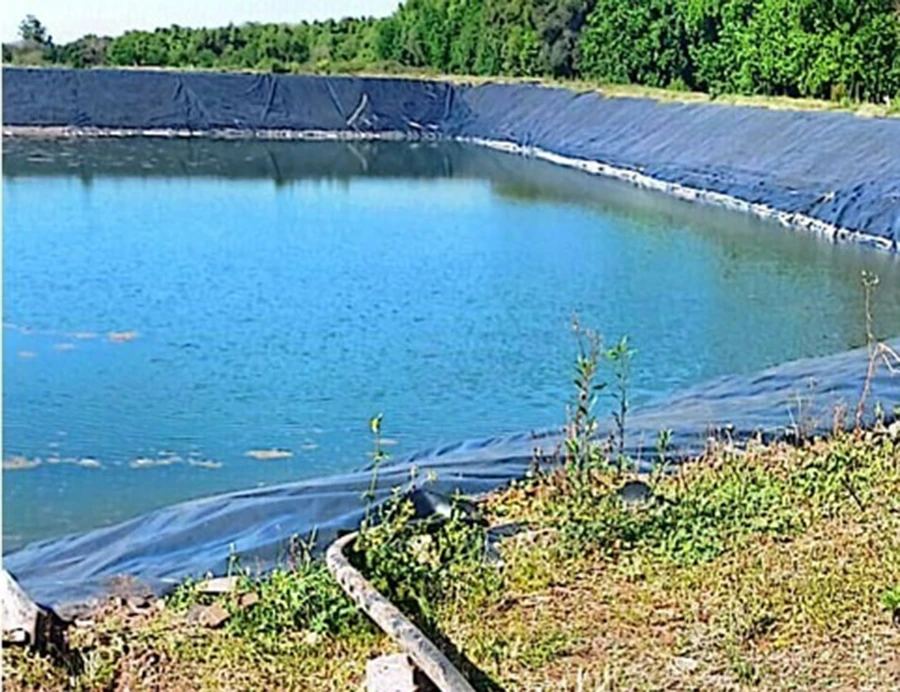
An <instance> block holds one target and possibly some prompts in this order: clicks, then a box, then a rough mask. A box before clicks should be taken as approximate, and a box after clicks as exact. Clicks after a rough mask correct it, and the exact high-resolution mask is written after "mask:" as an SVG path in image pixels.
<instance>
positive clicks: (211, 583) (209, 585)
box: [197, 577, 238, 594]
mask: <svg viewBox="0 0 900 692" xmlns="http://www.w3.org/2000/svg"><path fill="white" fill-rule="evenodd" d="M237 583H238V578H237V577H214V578H212V579H207V580H205V581H202V582H200V583H199V584H198V585H197V591H199V592H200V593H213V594H220V593H231V592H232V591H234V590H235V589H236V588H237Z"/></svg>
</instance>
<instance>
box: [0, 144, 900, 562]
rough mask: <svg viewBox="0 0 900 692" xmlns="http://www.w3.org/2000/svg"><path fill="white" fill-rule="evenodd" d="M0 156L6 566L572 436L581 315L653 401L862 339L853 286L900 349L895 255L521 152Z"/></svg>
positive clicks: (22, 151)
mask: <svg viewBox="0 0 900 692" xmlns="http://www.w3.org/2000/svg"><path fill="white" fill-rule="evenodd" d="M5 144H6V151H5V154H4V164H5V166H4V181H3V201H4V205H3V210H4V211H3V216H4V219H3V221H4V240H3V242H4V247H3V251H4V278H3V282H4V283H3V289H4V298H5V301H4V332H3V334H4V340H3V345H4V350H3V376H4V382H3V384H4V391H3V404H4V408H3V424H4V442H3V446H4V450H3V453H4V460H5V466H7V467H11V466H16V465H18V466H27V467H28V468H20V469H15V470H7V471H5V472H4V484H3V485H4V487H3V495H4V508H3V513H4V515H3V519H4V527H3V531H4V541H5V549H9V548H11V547H14V546H16V545H20V544H22V543H23V542H26V541H30V540H35V539H39V538H46V537H52V536H58V535H61V534H64V533H68V532H73V531H81V530H85V529H88V528H91V527H95V526H100V525H105V524H110V523H113V522H116V521H120V520H122V519H125V518H128V517H131V516H134V515H136V514H139V513H141V512H144V511H147V510H149V509H151V508H154V507H158V506H162V505H165V504H169V503H172V502H176V501H179V500H184V499H188V498H193V497H199V496H203V495H209V494H212V493H215V492H221V491H225V490H229V489H236V488H248V487H255V486H259V485H266V484H275V483H280V482H284V481H289V480H296V479H301V478H309V477H314V476H321V475H326V474H332V473H337V472H341V471H346V470H350V469H355V468H358V467H360V466H362V465H364V464H365V463H366V461H367V457H366V454H367V450H368V449H370V439H369V433H368V426H367V421H368V419H369V417H370V416H372V415H373V414H375V413H377V412H384V414H385V433H386V435H387V437H388V438H389V442H390V443H391V446H390V447H389V449H390V451H391V453H392V454H394V455H398V456H399V455H402V454H404V453H408V452H412V451H415V450H417V449H420V448H422V447H426V446H432V445H437V444H441V443H445V442H452V441H455V440H459V439H463V438H468V437H477V436H484V435H492V434H497V433H502V432H508V431H515V430H522V429H529V428H542V427H546V426H548V425H552V424H555V423H558V422H560V421H561V420H562V419H563V416H564V407H565V403H566V400H567V397H568V396H569V382H570V376H569V368H570V362H571V359H572V355H573V341H572V337H571V333H570V329H569V324H570V320H571V316H572V314H573V313H574V312H577V313H578V314H579V315H580V318H581V321H582V322H583V323H585V324H587V325H590V326H593V327H595V328H597V329H598V330H600V331H602V332H603V333H604V334H606V335H608V336H609V337H610V338H616V337H618V336H619V335H621V334H628V335H629V336H630V338H631V341H632V344H633V345H634V346H635V347H636V348H637V349H638V352H639V353H638V356H637V360H636V363H635V370H634V378H633V379H634V381H633V398H634V400H635V403H640V402H642V401H644V402H645V401H648V400H650V399H652V398H654V397H658V396H660V395H662V394H664V393H667V392H671V391H673V390H675V389H677V388H680V387H683V386H686V385H689V384H693V383H697V382H700V381H703V380H705V379H708V378H711V377H715V376H718V375H723V374H728V373H735V372H752V371H754V370H757V369H759V368H762V367H765V366H769V365H773V364H776V363H780V362H784V361H787V360H791V359H795V358H798V357H802V356H811V355H821V354H826V353H831V352H835V351H840V350H844V349H847V348H850V347H853V346H858V345H860V344H861V343H862V341H863V339H862V335H863V333H864V332H863V320H862V292H861V289H860V282H859V277H860V272H861V271H862V270H863V269H869V270H872V271H875V272H877V273H878V274H879V275H880V277H881V286H880V288H879V293H878V295H877V300H876V317H877V320H878V325H879V329H880V331H881V333H882V334H883V335H894V334H897V333H900V301H898V300H897V297H898V296H900V271H898V265H897V262H896V261H895V260H894V259H893V258H892V257H889V256H886V255H882V254H879V253H874V252H872V251H867V250H863V249H859V248H853V247H837V246H834V245H831V244H829V243H827V242H823V241H820V240H818V239H815V238H812V237H808V236H805V235H801V234H797V233H793V232H789V231H785V230H784V229H781V228H779V227H775V226H772V225H768V224H764V223H762V222H759V221H756V220H753V219H749V218H746V217H744V216H742V215H737V214H731V213H726V212H722V211H717V210H712V209H708V208H704V207H699V206H693V205H688V204H686V203H681V202H677V201H674V200H670V199H667V198H664V197H660V196H657V195H653V194H650V193H644V192H641V191H638V190H635V189H632V188H630V187H628V186H624V185H620V184H616V183H611V182H609V181H603V180H599V179H596V178H592V177H590V176H587V175H585V174H581V173H578V172H575V171H569V170H565V169H560V168H556V167H553V166H551V165H549V164H544V163H541V162H536V161H530V160H526V159H523V158H518V157H513V156H509V155H505V154H502V153H496V152H489V151H484V150H481V149H474V148H468V147H463V146H458V145H448V144H445V145H427V146H426V145H419V146H415V145H408V144H398V143H394V144H378V145H375V144H366V145H363V144H354V145H349V144H339V143H315V144H311V143H305V144H301V143H261V142H218V143H215V142H204V141H197V142H189V141H188V142H181V141H179V142H160V141H143V140H128V141H109V142H89V141H87V142H63V143H53V142H43V143H40V142H38V143H35V142H22V141H17V140H10V141H8V142H6V143H5ZM786 416H787V413H786ZM271 449H278V450H284V451H285V452H289V453H290V456H287V455H282V456H281V458H270V459H260V458H258V457H259V456H266V455H264V454H259V452H261V451H265V450H271ZM254 454H255V456H254Z"/></svg>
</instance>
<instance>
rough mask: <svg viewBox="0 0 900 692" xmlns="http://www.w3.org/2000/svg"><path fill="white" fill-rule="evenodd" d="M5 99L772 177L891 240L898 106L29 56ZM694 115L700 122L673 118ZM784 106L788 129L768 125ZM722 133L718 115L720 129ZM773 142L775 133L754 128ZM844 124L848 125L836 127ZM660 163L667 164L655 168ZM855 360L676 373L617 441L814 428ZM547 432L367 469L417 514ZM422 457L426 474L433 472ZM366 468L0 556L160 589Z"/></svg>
mask: <svg viewBox="0 0 900 692" xmlns="http://www.w3.org/2000/svg"><path fill="white" fill-rule="evenodd" d="M503 104H505V107H503V108H502V109H501V105H503ZM492 109H496V112H495V111H494V110H492ZM669 109H674V110H669ZM696 109H700V110H699V111H697V110H696ZM642 113H643V115H642ZM734 114H738V115H739V116H740V117H737V116H735V115H734ZM4 117H5V120H6V124H7V125H9V128H8V129H10V130H11V131H12V132H13V133H16V132H22V129H21V128H26V129H29V128H30V130H29V131H31V132H32V133H35V134H41V133H46V132H47V131H48V128H56V130H55V131H56V133H57V134H95V133H96V134H116V133H121V134H141V133H146V132H151V131H152V132H157V133H159V134H164V135H171V134H179V133H180V134H184V135H188V136H193V135H194V134H207V135H208V134H220V135H233V136H270V137H282V136H283V137H339V136H353V137H359V138H370V137H441V136H444V137H459V138H464V139H472V140H477V141H479V142H482V143H486V144H489V145H490V146H495V147H501V146H505V147H507V148H511V149H513V150H515V151H522V152H529V151H540V152H542V155H544V156H545V157H547V158H551V160H553V158H552V157H558V159H559V161H560V162H563V163H576V164H577V163H578V162H580V161H581V162H587V163H584V164H579V165H585V166H594V167H597V170H598V172H605V173H611V172H615V171H624V172H625V173H624V174H627V175H631V176H634V177H635V181H636V182H640V181H641V179H639V178H638V177H639V176H644V177H646V178H647V179H649V180H652V181H658V182H660V184H663V185H670V184H671V185H680V186H681V188H682V189H684V190H689V189H695V188H692V187H690V185H687V183H689V182H697V181H700V182H702V183H703V184H704V185H708V186H709V187H707V188H704V189H706V190H708V192H707V194H708V195H715V194H722V195H725V194H726V193H725V192H721V193H720V192H716V188H715V187H714V186H715V185H720V186H721V188H722V189H728V190H731V191H732V192H735V191H740V189H738V188H734V187H733V186H734V185H736V184H737V183H736V182H735V181H743V182H742V183H741V184H743V185H745V186H746V187H745V189H746V190H748V191H749V192H748V195H749V194H750V193H751V192H752V193H753V194H754V195H756V196H755V197H752V199H753V200H755V201H752V204H758V205H764V206H766V207H767V208H772V209H774V208H775V207H774V206H772V204H774V202H773V200H775V199H776V198H778V197H779V195H780V196H781V197H783V198H784V199H786V200H788V202H791V203H792V204H794V205H795V206H793V207H790V206H789V205H788V206H786V208H785V209H784V210H783V211H784V213H785V214H788V215H790V214H801V215H805V216H807V217H809V218H816V219H818V221H819V222H821V223H823V224H828V223H831V222H830V221H828V219H829V218H831V219H832V220H834V219H836V218H840V219H842V221H841V223H846V224H849V223H850V222H851V221H854V222H855V220H858V221H859V225H858V226H853V227H850V226H846V227H847V228H852V229H853V230H852V231H848V232H850V233H858V234H859V235H858V236H857V237H858V238H871V239H877V240H875V241H874V242H879V243H881V244H882V245H885V246H895V245H896V241H897V231H898V225H897V220H898V216H897V215H898V195H897V194H896V191H897V189H898V184H900V183H898V181H900V174H898V166H900V156H897V155H895V154H896V153H897V152H896V148H897V146H898V141H900V138H896V135H897V134H900V131H898V129H897V128H898V126H900V121H887V120H885V121H874V120H862V119H859V118H856V117H855V116H846V115H835V114H812V113H792V112H774V111H771V112H770V111H762V110H759V109H732V108H719V107H716V106H690V107H688V106H681V105H674V104H657V103H654V102H650V101H641V100H636V99H624V100H620V99H603V98H600V97H598V96H595V95H581V96H579V95H575V94H572V93H570V92H565V91H561V90H548V89H540V88H537V87H527V86H521V87H512V86H496V85H495V86H490V85H488V86H483V87H456V86H453V85H449V84H443V83H437V82H414V81H409V80H381V79H357V78H337V79H325V78H313V77H283V78H282V77H277V78H276V77H271V76H258V75H256V76H253V75H210V74H178V73H165V72H126V71H120V72H114V71H96V72H73V71H30V70H29V71H21V70H12V71H10V70H6V71H4ZM697 118H699V119H700V121H701V122H700V124H698V125H697V126H696V129H694V130H691V129H690V128H691V127H693V126H692V125H691V122H693V120H695V119H697ZM758 118H762V119H765V120H766V122H767V123H768V125H766V127H767V128H770V130H769V131H766V129H765V128H763V127H762V126H761V125H760V126H758V127H756V128H755V129H754V128H751V127H750V126H751V125H753V124H754V123H755V122H756V119H758ZM819 118H824V119H823V120H819ZM642 123H643V124H642ZM667 123H668V125H667ZM672 123H680V125H678V127H679V128H681V129H680V130H679V129H678V128H675V130H673V131H663V130H665V129H666V127H669V126H672ZM773 123H774V125H773ZM779 123H780V125H779ZM791 123H793V126H792V127H793V129H791V130H790V131H789V132H787V134H785V133H783V132H781V130H779V129H778V128H779V127H780V126H784V127H787V126H788V125H789V124H791ZM804 123H805V125H804ZM673 127H674V126H673ZM654 128H656V129H654ZM748 132H749V133H750V134H749V135H748V134H747V133H748ZM728 133H733V134H734V140H733V141H731V140H729V139H728ZM891 135H894V137H891ZM867 137H868V138H870V139H865V138H867ZM772 141H778V142H780V146H782V147H788V149H789V151H788V152H785V151H782V150H780V149H778V148H777V147H771V146H770V144H771V142H772ZM848 141H849V142H857V143H862V142H865V144H858V146H848V145H847V142H848ZM729 142H731V143H730V144H729ZM789 144H790V146H788V145H789ZM551 147H553V149H551ZM551 151H555V152H557V153H550V152H551ZM601 155H602V158H601ZM585 157H596V158H585ZM642 157H643V158H642ZM654 157H656V158H654ZM779 160H783V163H782V164H781V165H782V169H780V170H776V171H774V172H772V174H771V177H768V173H766V172H764V171H765V168H764V164H766V163H767V162H768V163H771V164H772V165H774V164H775V163H777V162H778V161H779ZM653 161H655V162H656V163H655V164H654V163H652V162H653ZM600 167H605V168H600ZM651 168H652V170H651ZM776 168H777V166H776ZM873 171H874V172H875V173H874V177H873ZM665 176H670V177H671V178H672V180H673V181H677V180H682V181H684V182H683V183H682V182H671V183H668V182H665V180H666V178H665ZM691 176H693V177H691ZM752 181H756V182H755V183H753V182H752ZM767 181H768V182H767ZM772 181H779V182H777V183H776V182H772ZM729 186H732V187H729ZM696 189H699V188H696ZM823 190H824V191H825V192H822V191H823ZM879 190H880V191H881V192H882V193H883V194H882V193H880V192H879ZM891 190H893V191H894V192H893V193H892V192H891ZM670 191H671V190H670ZM829 191H830V192H829ZM845 193H846V194H845ZM815 195H820V196H821V195H824V196H825V197H828V198H829V199H828V200H827V203H824V202H823V203H819V204H818V206H817V205H816V204H813V203H812V202H811V201H810V200H813V199H814V196H815ZM734 199H738V198H737V197H734ZM815 199H818V198H815ZM838 199H840V202H838V201H837V200H838ZM788 202H785V204H786V205H787V204H788ZM747 204H751V202H747ZM812 214H819V215H820V216H816V217H813V216H812ZM828 214H831V216H828ZM876 230H877V231H879V232H881V233H882V235H876V234H875V233H874V231H876ZM895 348H900V343H895ZM865 370H866V358H865V353H864V352H859V351H857V352H853V353H848V354H840V355H837V356H833V357H830V358H825V359H816V360H810V361H800V362H798V363H792V364H788V365H785V366H782V367H780V368H775V369H772V370H768V371H766V372H764V373H760V374H758V375H756V376H754V377H733V378H725V379H723V380H720V381H716V382H713V383H708V384H706V385H703V386H700V387H696V388H693V389H691V390H688V391H686V392H683V393H681V394H679V395H676V396H673V397H670V398H669V399H667V400H665V401H662V402H659V403H658V404H656V405H654V406H651V407H647V408H645V409H643V410H640V411H635V412H634V414H633V415H632V417H631V420H630V423H629V435H630V441H629V445H628V453H629V454H630V456H632V457H633V458H636V459H643V460H650V459H652V458H653V447H654V443H655V440H656V436H657V434H658V433H659V431H660V430H663V429H672V432H673V441H674V446H675V449H676V450H677V453H678V455H681V456H684V455H689V454H692V453H696V452H697V451H698V450H699V449H701V448H702V446H703V445H704V443H705V440H706V437H707V434H708V431H709V429H710V428H719V429H723V428H727V429H729V430H730V431H731V433H730V434H733V435H735V436H736V437H744V436H747V435H750V434H753V433H754V432H757V431H763V432H765V433H767V434H768V435H770V436H777V435H779V434H782V433H783V432H784V431H785V428H786V427H787V426H789V425H790V423H791V420H792V416H793V417H794V418H795V419H799V420H797V422H799V423H801V424H802V425H803V426H804V427H809V428H811V429H813V430H817V431H820V432H824V431H827V430H829V429H830V426H831V421H832V413H833V410H834V407H835V406H838V405H844V406H845V407H848V408H850V407H852V406H853V405H854V404H855V402H856V399H857V398H858V396H859V392H860V391H861V389H862V380H863V377H864V375H865ZM810 382H814V386H811V385H810ZM872 401H879V402H881V403H882V404H883V405H884V408H885V410H886V412H887V414H888V415H889V416H891V415H893V411H894V408H893V405H894V404H896V403H897V402H900V378H890V377H889V376H888V375H887V374H886V373H884V372H882V373H880V375H879V377H878V379H877V381H876V382H875V386H874V389H873V393H872ZM559 442H560V436H559V434H558V433H556V432H547V433H539V434H521V435H515V436H508V437H502V438H493V439H488V440H480V441H470V442H466V443H462V444H460V445H454V446H451V447H446V448H442V449H438V450H433V451H429V452H425V453H422V454H417V455H413V456H411V457H408V458H406V459H403V460H400V461H398V462H396V463H394V464H391V465H390V466H386V467H384V468H382V469H381V471H380V473H379V478H378V480H379V483H378V487H377V489H376V490H377V492H376V497H377V500H378V501H382V500H384V499H385V498H386V497H388V496H389V494H390V491H391V489H392V488H393V487H397V486H401V485H404V486H405V485H406V484H409V483H410V469H411V468H412V467H414V466H415V467H417V468H418V469H419V474H418V476H417V478H416V480H415V482H413V483H412V484H411V490H413V492H414V497H415V499H416V501H417V504H418V506H419V509H420V511H421V512H422V513H427V512H430V511H433V510H434V509H435V507H436V505H439V504H441V503H442V502H444V500H443V499H442V498H444V497H446V496H447V495H449V494H451V493H453V492H455V491H457V490H459V491H462V492H465V493H472V494H477V493H482V492H487V491H490V490H492V489H494V488H496V487H498V486H500V485H502V484H504V483H506V482H508V481H509V480H511V479H513V478H517V477H520V476H522V475H523V474H524V473H525V472H526V470H527V469H528V467H529V464H530V463H531V459H532V456H533V453H534V450H535V448H537V447H540V448H542V449H544V450H545V451H547V450H552V449H553V448H554V447H555V446H556V445H557V444H558V443H559ZM428 471H434V472H435V474H436V480H434V481H433V482H432V481H429V480H428V478H429V474H428ZM370 482H371V473H369V472H367V471H360V472H358V473H355V474H347V475H344V476H338V477H333V478H326V479H319V480H315V481H309V482H305V483H296V484H289V485H284V486H279V487H274V488H266V489H262V490H252V491H245V492H238V493H231V494H228V495H222V496H218V497H212V498H206V499H203V500H199V501H195V502H190V503H185V504H181V505H176V506H172V507H168V508H164V509H162V510H159V511H157V512H154V513H151V514H148V515H146V516H143V517H138V518H136V519H133V520H131V521H128V522H125V523H123V524H120V525H117V526H114V527H107V528H103V529H99V530H97V531H92V532H89V533H87V534H84V535H80V536H70V537H65V538H61V539H55V540H51V541H46V542H41V543H36V544H32V545H29V546H26V547H25V548H23V549H22V550H19V551H17V552H15V553H12V554H10V555H7V556H5V559H4V562H5V565H6V567H7V568H8V569H9V570H10V571H11V572H13V573H14V574H15V575H16V576H17V577H18V578H19V579H20V581H21V583H22V584H23V586H25V588H26V589H27V590H28V591H29V592H30V593H31V594H32V596H33V597H35V598H36V599H37V600H39V601H41V602H44V603H47V604H51V605H55V606H59V605H61V604H65V603H78V602H81V601H84V600H85V599H89V598H91V597H93V596H97V595H100V594H102V593H103V592H104V590H105V589H106V588H107V584H108V583H109V580H110V579H111V578H112V577H114V576H116V575H120V574H130V575H133V576H135V577H137V578H139V579H140V580H142V581H144V582H146V583H147V584H149V585H150V586H151V587H152V588H154V589H155V590H157V591H165V590H167V589H169V588H171V587H172V586H173V585H174V584H176V583H177V582H179V581H181V580H182V579H184V578H185V577H187V576H190V575H194V576H196V575H199V574H203V573H205V572H208V571H211V572H222V571H224V570H225V569H226V566H227V559H228V553H229V546H232V545H233V546H235V549H236V550H237V551H238V552H239V553H240V554H241V555H242V556H244V557H245V558H246V560H247V562H248V564H249V563H252V564H254V565H258V566H260V567H262V568H268V567H271V566H273V565H274V564H276V563H277V562H278V561H279V560H280V559H281V558H282V557H283V554H284V548H285V545H286V544H287V542H288V541H289V539H290V537H291V536H294V535H308V534H309V533H310V532H312V531H313V530H315V531H316V532H317V536H318V538H319V540H320V541H321V543H322V544H323V545H324V544H325V543H327V542H328V541H330V540H331V539H332V538H333V537H334V536H335V535H337V534H338V533H339V532H340V531H343V530H349V529H353V528H355V527H356V526H357V525H358V524H359V521H360V519H361V518H362V516H363V513H364V508H363V505H362V503H361V501H360V496H361V494H362V493H363V492H364V491H365V490H367V489H368V487H369V484H370Z"/></svg>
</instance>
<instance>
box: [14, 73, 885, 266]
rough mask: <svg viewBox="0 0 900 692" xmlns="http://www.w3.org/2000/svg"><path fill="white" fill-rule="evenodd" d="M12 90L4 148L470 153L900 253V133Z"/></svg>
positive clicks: (656, 109) (348, 92)
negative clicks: (276, 143) (303, 143)
mask: <svg viewBox="0 0 900 692" xmlns="http://www.w3.org/2000/svg"><path fill="white" fill-rule="evenodd" d="M3 87H4V88H3V105H4V109H3V112H4V116H3V117H4V129H5V132H6V133H8V134H19V135H28V134H31V135H35V134H43V135H45V136H47V135H55V136H62V135H72V134H86V135H104V134H105V135H121V136H127V135H139V134H144V135H164V136H195V135H213V136H232V137H245V136H259V137H270V138H313V139H314V138H369V139H371V138H398V137H401V138H414V137H435V138H437V137H443V138H458V139H464V140H468V141H473V142H476V143H480V144H485V145H488V146H493V147H497V148H502V149H506V150H509V151H512V152H517V153H526V154H533V155H537V156H540V157H542V158H546V159H548V160H550V161H553V162H555V163H559V164H564V165H570V166H575V167H578V168H581V169H583V170H586V171H588V172H591V173H596V174H602V175H608V176H613V177H616V178H619V179H623V180H626V181H629V182H631V183H634V184H637V185H640V186H643V187H648V188H651V189H657V190H660V191H663V192H667V193H669V194H674V195H676V196H678V197H681V198H684V199H690V200H698V201H704V202H707V203H711V204H718V205H722V206H726V207H731V208H736V209H740V210H742V211H745V212H749V213H753V214H757V215H760V216H764V217H772V218H775V219H777V220H778V221H780V222H781V223H784V224H785V225H789V226H793V227H798V228H803V229H806V230H810V231H813V232H816V233H819V234H823V235H826V236H828V237H834V238H838V239H852V240H856V241H860V242H864V243H867V244H870V245H873V246H877V247H883V248H888V249H894V250H896V248H897V243H898V239H900V119H891V118H864V117H860V116H856V115H852V114H848V113H828V112H815V111H800V110H796V111H792V110H771V109H766V108H758V107H746V106H720V105H716V104H709V103H693V104H691V103H676V102H662V101H655V100H652V99H645V98H622V97H614V98H608V97H604V96H603V95H601V94H599V93H596V92H584V93H576V92H574V91H571V90H568V89H564V88H547V87H542V86H538V85H530V84H491V83H486V84H478V85H466V84H458V83H450V82H441V81H428V80H421V81H419V80H411V79H395V78H372V77H316V76H297V75H268V74H218V73H206V72H170V71H159V70H152V71H151V70H145V71H142V70H55V69H52V70H41V69H5V70H4V71H3Z"/></svg>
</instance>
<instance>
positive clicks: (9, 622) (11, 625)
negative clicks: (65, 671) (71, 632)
mask: <svg viewBox="0 0 900 692" xmlns="http://www.w3.org/2000/svg"><path fill="white" fill-rule="evenodd" d="M0 601H2V606H3V612H2V616H3V622H2V624H3V641H5V642H10V643H15V644H23V645H27V646H31V647H34V648H36V649H38V650H39V651H43V652H46V653H49V654H50V655H51V656H52V657H53V658H55V659H60V660H61V658H62V657H64V656H65V654H66V652H67V651H68V640H67V637H66V628H67V623H66V622H65V621H63V620H62V619H61V618H60V617H59V616H58V615H57V614H56V613H54V612H53V611H52V610H49V609H46V608H42V607H41V606H39V605H38V604H37V603H35V602H34V601H32V600H31V598H29V596H28V594H27V593H25V590H24V589H23V588H22V587H21V586H19V584H18V582H16V580H15V579H13V577H12V575H10V573H9V572H7V571H6V570H5V569H0Z"/></svg>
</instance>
